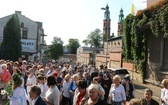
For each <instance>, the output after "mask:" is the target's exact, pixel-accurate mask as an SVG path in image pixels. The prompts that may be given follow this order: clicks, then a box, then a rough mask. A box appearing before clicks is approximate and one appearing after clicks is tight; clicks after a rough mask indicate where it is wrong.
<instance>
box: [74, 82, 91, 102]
mask: <svg viewBox="0 0 168 105" xmlns="http://www.w3.org/2000/svg"><path fill="white" fill-rule="evenodd" d="M76 86H77V89H76V90H75V94H74V103H73V105H85V103H86V102H87V99H88V97H89V96H88V93H87V91H86V87H87V83H86V81H84V80H79V81H77V83H76Z"/></svg>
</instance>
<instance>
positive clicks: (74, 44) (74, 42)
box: [67, 38, 80, 54]
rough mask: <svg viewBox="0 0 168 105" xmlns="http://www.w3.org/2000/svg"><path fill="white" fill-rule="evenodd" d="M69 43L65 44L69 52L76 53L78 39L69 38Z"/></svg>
mask: <svg viewBox="0 0 168 105" xmlns="http://www.w3.org/2000/svg"><path fill="white" fill-rule="evenodd" d="M68 42H69V44H68V45H67V48H68V50H69V52H70V53H71V54H76V51H77V48H78V47H79V46H80V44H79V40H78V39H73V38H71V39H69V41H68Z"/></svg>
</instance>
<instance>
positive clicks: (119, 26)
mask: <svg viewBox="0 0 168 105" xmlns="http://www.w3.org/2000/svg"><path fill="white" fill-rule="evenodd" d="M123 20H124V14H123V9H122V8H121V10H120V15H119V21H118V34H117V35H118V36H121V35H122V34H123Z"/></svg>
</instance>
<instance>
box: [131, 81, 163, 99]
mask: <svg viewBox="0 0 168 105" xmlns="http://www.w3.org/2000/svg"><path fill="white" fill-rule="evenodd" d="M133 82H134V85H135V90H136V91H138V92H140V93H144V90H145V89H146V88H150V89H151V90H152V91H153V96H152V97H153V98H154V99H156V100H157V101H160V95H161V93H160V92H161V89H162V87H161V86H156V85H153V84H150V83H145V84H142V83H139V82H136V81H133Z"/></svg>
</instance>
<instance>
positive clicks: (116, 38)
mask: <svg viewBox="0 0 168 105" xmlns="http://www.w3.org/2000/svg"><path fill="white" fill-rule="evenodd" d="M122 37H123V35H120V36H116V37H112V38H109V39H108V41H113V40H118V39H122Z"/></svg>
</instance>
